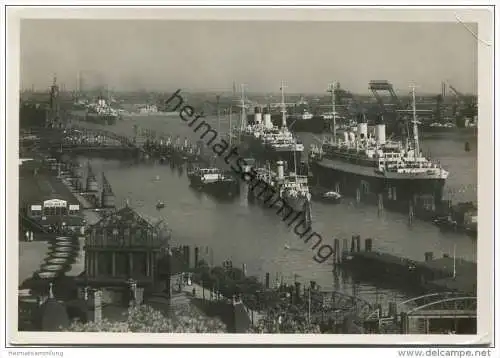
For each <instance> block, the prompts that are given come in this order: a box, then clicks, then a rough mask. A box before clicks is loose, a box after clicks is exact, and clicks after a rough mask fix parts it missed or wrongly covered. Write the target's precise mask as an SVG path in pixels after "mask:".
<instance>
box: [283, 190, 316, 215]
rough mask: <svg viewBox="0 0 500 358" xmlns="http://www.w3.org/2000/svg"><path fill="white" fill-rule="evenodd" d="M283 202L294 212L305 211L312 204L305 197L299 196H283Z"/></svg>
mask: <svg viewBox="0 0 500 358" xmlns="http://www.w3.org/2000/svg"><path fill="white" fill-rule="evenodd" d="M283 200H284V201H285V202H286V203H287V204H288V205H289V206H290V207H291V208H292V209H293V210H294V211H297V212H299V211H305V208H306V205H307V204H308V203H309V202H310V201H309V200H308V199H307V198H306V197H305V196H302V195H298V196H292V195H287V194H285V195H283Z"/></svg>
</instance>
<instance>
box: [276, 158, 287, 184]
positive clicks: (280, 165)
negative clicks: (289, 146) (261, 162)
mask: <svg viewBox="0 0 500 358" xmlns="http://www.w3.org/2000/svg"><path fill="white" fill-rule="evenodd" d="M276 164H277V165H278V180H283V179H284V178H285V167H284V165H285V163H283V161H281V160H280V161H278V162H277V163H276Z"/></svg>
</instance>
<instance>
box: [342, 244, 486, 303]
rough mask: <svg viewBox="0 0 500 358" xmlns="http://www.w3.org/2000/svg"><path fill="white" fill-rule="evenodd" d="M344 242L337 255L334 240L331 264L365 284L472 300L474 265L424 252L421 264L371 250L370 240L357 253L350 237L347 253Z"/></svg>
mask: <svg viewBox="0 0 500 358" xmlns="http://www.w3.org/2000/svg"><path fill="white" fill-rule="evenodd" d="M346 241H347V240H345V241H344V246H343V250H342V251H340V244H339V240H338V239H335V241H334V242H335V244H334V249H335V251H336V254H335V259H334V264H338V265H341V266H342V267H344V268H346V269H348V270H352V271H353V272H355V273H356V274H358V275H360V277H363V278H365V279H367V280H371V281H378V280H384V281H386V282H389V283H391V284H394V285H396V286H397V287H402V288H406V289H408V288H411V289H412V290H421V291H423V292H425V291H427V292H428V291H429V290H431V291H441V292H448V291H454V292H459V293H461V294H462V295H465V296H475V295H476V292H477V285H476V280H477V264H476V263H474V262H470V261H466V260H463V259H457V258H453V257H449V255H443V257H442V258H438V259H434V258H433V254H432V252H427V253H426V254H425V258H424V260H423V261H414V260H410V259H407V258H405V257H401V256H397V255H393V254H389V253H384V252H380V251H376V250H373V239H371V238H368V239H365V247H364V250H361V245H360V241H361V240H360V237H359V236H353V238H352V241H351V249H350V250H348V249H347V245H346Z"/></svg>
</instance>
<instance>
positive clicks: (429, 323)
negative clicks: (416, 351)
mask: <svg viewBox="0 0 500 358" xmlns="http://www.w3.org/2000/svg"><path fill="white" fill-rule="evenodd" d="M476 318H477V297H475V296H466V295H464V294H462V293H459V292H436V293H429V294H426V295H422V296H418V297H414V298H411V299H408V300H406V301H403V302H400V303H398V304H395V305H392V306H390V307H389V312H388V314H387V315H383V313H382V310H381V308H380V307H378V308H377V309H375V310H373V311H371V312H370V313H368V314H367V315H366V316H365V317H364V320H365V322H366V323H368V325H369V326H371V327H372V328H373V327H374V326H375V330H376V331H378V332H379V333H401V334H429V333H439V332H445V331H446V332H456V333H468V334H475V332H476Z"/></svg>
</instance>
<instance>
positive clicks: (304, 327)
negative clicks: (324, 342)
mask: <svg viewBox="0 0 500 358" xmlns="http://www.w3.org/2000/svg"><path fill="white" fill-rule="evenodd" d="M305 311H306V310H305V309H304V307H303V306H298V305H295V304H290V303H287V302H283V301H282V302H281V303H279V304H277V305H276V306H275V307H274V308H273V309H270V310H268V311H267V313H266V316H265V317H264V318H262V319H260V320H259V322H257V324H256V325H255V327H254V328H253V330H252V332H253V333H315V334H317V333H321V330H320V327H319V325H317V324H315V323H310V322H308V319H307V317H306V315H305V313H304V312H305Z"/></svg>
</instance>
